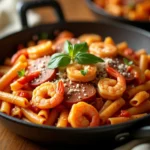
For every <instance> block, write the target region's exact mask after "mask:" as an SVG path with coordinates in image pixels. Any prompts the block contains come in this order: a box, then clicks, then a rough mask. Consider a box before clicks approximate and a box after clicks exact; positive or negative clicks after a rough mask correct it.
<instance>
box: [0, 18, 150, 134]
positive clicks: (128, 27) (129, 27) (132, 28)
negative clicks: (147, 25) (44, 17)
mask: <svg viewBox="0 0 150 150" xmlns="http://www.w3.org/2000/svg"><path fill="white" fill-rule="evenodd" d="M61 24H63V25H65V24H78V25H79V24H95V25H96V24H97V25H98V24H104V25H105V24H107V25H110V26H112V27H117V28H120V29H125V30H128V31H133V32H135V33H139V34H142V35H144V36H146V37H148V38H150V32H148V31H146V30H144V29H141V28H138V27H135V26H132V25H128V24H123V23H118V22H112V23H111V24H110V23H108V22H106V21H103V20H102V21H101V22H99V21H95V22H91V21H68V22H59V23H51V24H42V25H38V26H35V27H29V28H25V29H22V30H20V31H17V32H14V33H11V34H9V35H6V36H3V37H2V38H0V41H1V40H5V39H7V38H9V37H11V36H15V35H17V34H19V33H22V32H25V31H27V30H32V29H35V28H39V27H44V26H53V27H55V25H61ZM0 117H2V118H3V119H6V120H9V121H11V122H15V123H19V124H20V125H25V126H27V127H33V128H38V129H45V130H55V131H57V130H58V131H66V130H69V131H72V132H76V131H84V132H89V131H90V132H93V131H97V130H99V131H106V130H113V129H117V128H118V127H120V126H127V125H128V124H129V125H130V124H134V123H135V124H137V123H138V122H142V120H143V121H144V120H146V119H148V118H149V119H150V114H148V115H146V116H144V117H142V118H138V119H135V120H131V121H127V122H124V123H120V124H116V125H103V126H98V127H91V128H71V127H67V128H58V127H55V126H48V125H39V124H35V123H30V122H25V121H23V120H21V119H18V118H15V117H12V116H9V115H7V114H5V113H2V112H0ZM2 123H3V122H2ZM4 124H5V123H4ZM143 127H144V126H143Z"/></svg>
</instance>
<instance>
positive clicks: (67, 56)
mask: <svg viewBox="0 0 150 150" xmlns="http://www.w3.org/2000/svg"><path fill="white" fill-rule="evenodd" d="M64 50H65V53H55V54H53V55H52V57H51V58H50V61H49V63H48V68H50V69H54V68H57V67H65V66H67V65H69V64H70V63H71V62H73V63H74V62H76V63H78V64H95V63H98V62H104V60H103V59H101V58H99V57H97V56H95V55H92V54H90V53H88V45H87V43H86V42H82V43H77V44H74V45H73V44H72V43H71V42H69V41H68V40H67V41H65V43H64ZM83 74H84V73H83Z"/></svg>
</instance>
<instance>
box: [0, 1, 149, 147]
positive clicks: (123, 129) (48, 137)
mask: <svg viewBox="0 0 150 150" xmlns="http://www.w3.org/2000/svg"><path fill="white" fill-rule="evenodd" d="M47 5H48V6H50V7H53V8H54V9H55V10H56V11H57V16H58V18H59V20H60V22H59V23H55V24H45V25H40V26H36V27H32V28H28V24H27V19H26V12H27V10H28V9H30V8H33V7H40V6H47ZM19 6H20V16H21V22H22V25H23V27H24V29H23V30H22V31H20V32H17V33H14V34H11V35H9V36H6V37H4V38H2V39H1V40H0V48H1V51H0V60H1V61H3V60H4V58H6V56H10V55H12V54H13V52H14V51H15V48H16V45H17V44H19V43H26V42H27V41H29V40H31V37H32V36H33V35H34V34H38V33H42V32H47V33H48V34H49V35H50V36H51V37H53V32H54V31H55V30H69V31H71V32H73V33H75V35H76V36H78V35H80V34H82V33H97V34H100V35H101V36H103V37H106V36H108V35H109V36H111V37H112V38H113V39H114V40H115V42H116V43H117V42H122V41H127V42H128V43H129V46H130V47H132V48H135V49H140V48H145V49H147V50H150V34H149V33H148V32H146V31H144V30H141V29H138V28H135V27H131V26H127V25H123V24H119V23H113V24H108V23H105V22H65V19H64V16H63V13H62V10H61V8H60V6H59V5H58V3H57V2H56V1H46V0H45V1H42V0H41V1H32V2H28V3H25V4H20V5H19ZM0 120H1V122H2V123H3V124H4V126H5V127H6V128H8V129H9V130H11V131H13V132H14V133H16V134H18V135H21V136H23V137H25V138H28V139H30V140H32V141H35V142H37V143H42V144H45V145H46V144H56V143H57V144H56V145H58V144H66V145H69V144H71V145H79V144H84V145H89V144H94V145H95V144H97V146H99V147H102V146H104V144H103V143H106V142H107V144H105V148H107V147H108V146H110V147H111V148H112V147H115V146H118V145H120V144H122V142H123V143H124V142H127V141H128V140H130V139H133V138H143V137H149V136H150V126H148V125H149V124H150V115H147V116H146V117H143V118H141V119H137V120H134V121H129V122H126V123H123V124H118V125H113V126H111V125H107V126H101V127H95V128H79V129H75V128H56V127H51V126H44V125H37V124H31V123H28V122H24V121H22V120H19V119H16V118H13V117H10V116H7V115H6V114H3V113H0Z"/></svg>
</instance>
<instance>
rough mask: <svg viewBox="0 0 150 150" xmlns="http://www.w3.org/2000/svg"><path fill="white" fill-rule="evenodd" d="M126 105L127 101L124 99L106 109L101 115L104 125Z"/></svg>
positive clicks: (116, 101)
mask: <svg viewBox="0 0 150 150" xmlns="http://www.w3.org/2000/svg"><path fill="white" fill-rule="evenodd" d="M124 104H125V100H124V99H123V98H119V99H117V100H115V101H114V102H113V103H112V104H110V105H109V106H108V107H107V108H106V109H104V110H103V111H102V112H100V113H99V116H100V120H101V122H100V123H102V124H104V123H105V122H106V121H107V119H108V118H109V117H111V116H112V115H114V114H115V113H116V112H117V111H118V110H119V109H120V108H121V107H122V106H123V105H124Z"/></svg>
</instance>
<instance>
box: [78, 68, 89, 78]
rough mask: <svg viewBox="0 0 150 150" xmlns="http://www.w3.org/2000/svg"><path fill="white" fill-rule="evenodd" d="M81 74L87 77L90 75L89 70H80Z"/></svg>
mask: <svg viewBox="0 0 150 150" xmlns="http://www.w3.org/2000/svg"><path fill="white" fill-rule="evenodd" d="M80 72H81V74H82V75H83V76H85V75H86V74H87V73H88V69H84V70H80Z"/></svg>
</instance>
